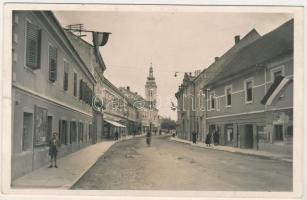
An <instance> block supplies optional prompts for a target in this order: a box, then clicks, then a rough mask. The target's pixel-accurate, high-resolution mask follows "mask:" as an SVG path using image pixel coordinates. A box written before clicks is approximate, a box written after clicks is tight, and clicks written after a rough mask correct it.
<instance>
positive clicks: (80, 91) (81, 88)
mask: <svg viewBox="0 0 307 200" xmlns="http://www.w3.org/2000/svg"><path fill="white" fill-rule="evenodd" d="M79 93H80V96H79V99H80V100H82V98H83V80H82V79H81V80H80V85H79Z"/></svg>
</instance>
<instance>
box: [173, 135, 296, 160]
mask: <svg viewBox="0 0 307 200" xmlns="http://www.w3.org/2000/svg"><path fill="white" fill-rule="evenodd" d="M170 140H171V141H176V142H182V143H186V144H191V145H193V146H197V147H202V148H206V149H214V150H219V151H227V152H231V153H241V154H246V155H252V156H259V157H265V158H271V159H276V160H281V161H286V162H292V157H290V156H286V155H281V154H272V153H269V152H265V151H256V150H252V149H240V148H235V147H230V146H221V145H218V146H214V145H211V146H210V147H207V146H206V144H205V143H202V142H198V143H196V144H192V142H191V141H188V140H184V139H180V138H173V137H171V138H170Z"/></svg>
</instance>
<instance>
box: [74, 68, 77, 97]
mask: <svg viewBox="0 0 307 200" xmlns="http://www.w3.org/2000/svg"><path fill="white" fill-rule="evenodd" d="M77 84H78V76H77V73H75V72H74V96H75V97H76V96H77V93H78V91H77V87H78V86H77Z"/></svg>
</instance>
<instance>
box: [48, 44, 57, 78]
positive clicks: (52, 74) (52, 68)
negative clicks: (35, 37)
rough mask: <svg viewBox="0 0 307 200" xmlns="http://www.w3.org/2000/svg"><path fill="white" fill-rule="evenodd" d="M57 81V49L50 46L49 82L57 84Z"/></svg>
mask: <svg viewBox="0 0 307 200" xmlns="http://www.w3.org/2000/svg"><path fill="white" fill-rule="evenodd" d="M56 79H57V49H56V48H55V47H53V46H49V80H50V81H51V82H55V81H56Z"/></svg>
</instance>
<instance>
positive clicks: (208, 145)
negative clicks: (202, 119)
mask: <svg viewBox="0 0 307 200" xmlns="http://www.w3.org/2000/svg"><path fill="white" fill-rule="evenodd" d="M205 142H206V145H207V147H210V144H211V133H210V132H209V133H208V134H207V136H206V141H205Z"/></svg>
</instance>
